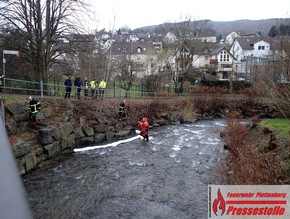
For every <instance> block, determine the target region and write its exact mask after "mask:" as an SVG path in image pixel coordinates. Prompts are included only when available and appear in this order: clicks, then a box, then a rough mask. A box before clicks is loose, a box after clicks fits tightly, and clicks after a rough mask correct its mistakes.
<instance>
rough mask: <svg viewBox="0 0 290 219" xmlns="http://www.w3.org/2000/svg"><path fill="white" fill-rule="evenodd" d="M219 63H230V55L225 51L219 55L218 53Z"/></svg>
mask: <svg viewBox="0 0 290 219" xmlns="http://www.w3.org/2000/svg"><path fill="white" fill-rule="evenodd" d="M220 61H221V62H228V61H230V55H229V54H228V53H227V52H226V51H221V53H220Z"/></svg>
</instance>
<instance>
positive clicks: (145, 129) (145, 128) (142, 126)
mask: <svg viewBox="0 0 290 219" xmlns="http://www.w3.org/2000/svg"><path fill="white" fill-rule="evenodd" d="M138 126H139V127H140V129H141V133H140V135H141V136H142V137H143V138H144V140H146V141H149V135H148V131H149V123H148V121H147V117H144V118H143V120H142V121H139V122H138Z"/></svg>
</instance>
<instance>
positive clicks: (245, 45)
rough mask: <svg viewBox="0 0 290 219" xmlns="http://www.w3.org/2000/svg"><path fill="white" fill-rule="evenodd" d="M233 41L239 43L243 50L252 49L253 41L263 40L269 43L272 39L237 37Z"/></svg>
mask: <svg viewBox="0 0 290 219" xmlns="http://www.w3.org/2000/svg"><path fill="white" fill-rule="evenodd" d="M235 41H237V42H238V43H239V44H240V46H241V48H242V49H243V50H252V49H253V46H254V44H255V43H258V42H260V41H265V42H267V43H270V44H271V43H272V41H273V40H272V39H271V38H270V37H238V38H236V39H235ZM235 41H234V42H233V43H235Z"/></svg>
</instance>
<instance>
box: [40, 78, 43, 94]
mask: <svg viewBox="0 0 290 219" xmlns="http://www.w3.org/2000/svg"><path fill="white" fill-rule="evenodd" d="M40 92H41V98H43V81H42V80H41V81H40Z"/></svg>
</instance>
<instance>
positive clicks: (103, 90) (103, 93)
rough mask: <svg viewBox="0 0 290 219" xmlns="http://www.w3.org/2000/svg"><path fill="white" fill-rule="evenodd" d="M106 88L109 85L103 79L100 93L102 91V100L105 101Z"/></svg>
mask: <svg viewBox="0 0 290 219" xmlns="http://www.w3.org/2000/svg"><path fill="white" fill-rule="evenodd" d="M106 86H107V83H106V82H105V81H104V79H102V80H101V82H100V84H99V91H100V98H101V100H102V99H104V96H105V90H106Z"/></svg>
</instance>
